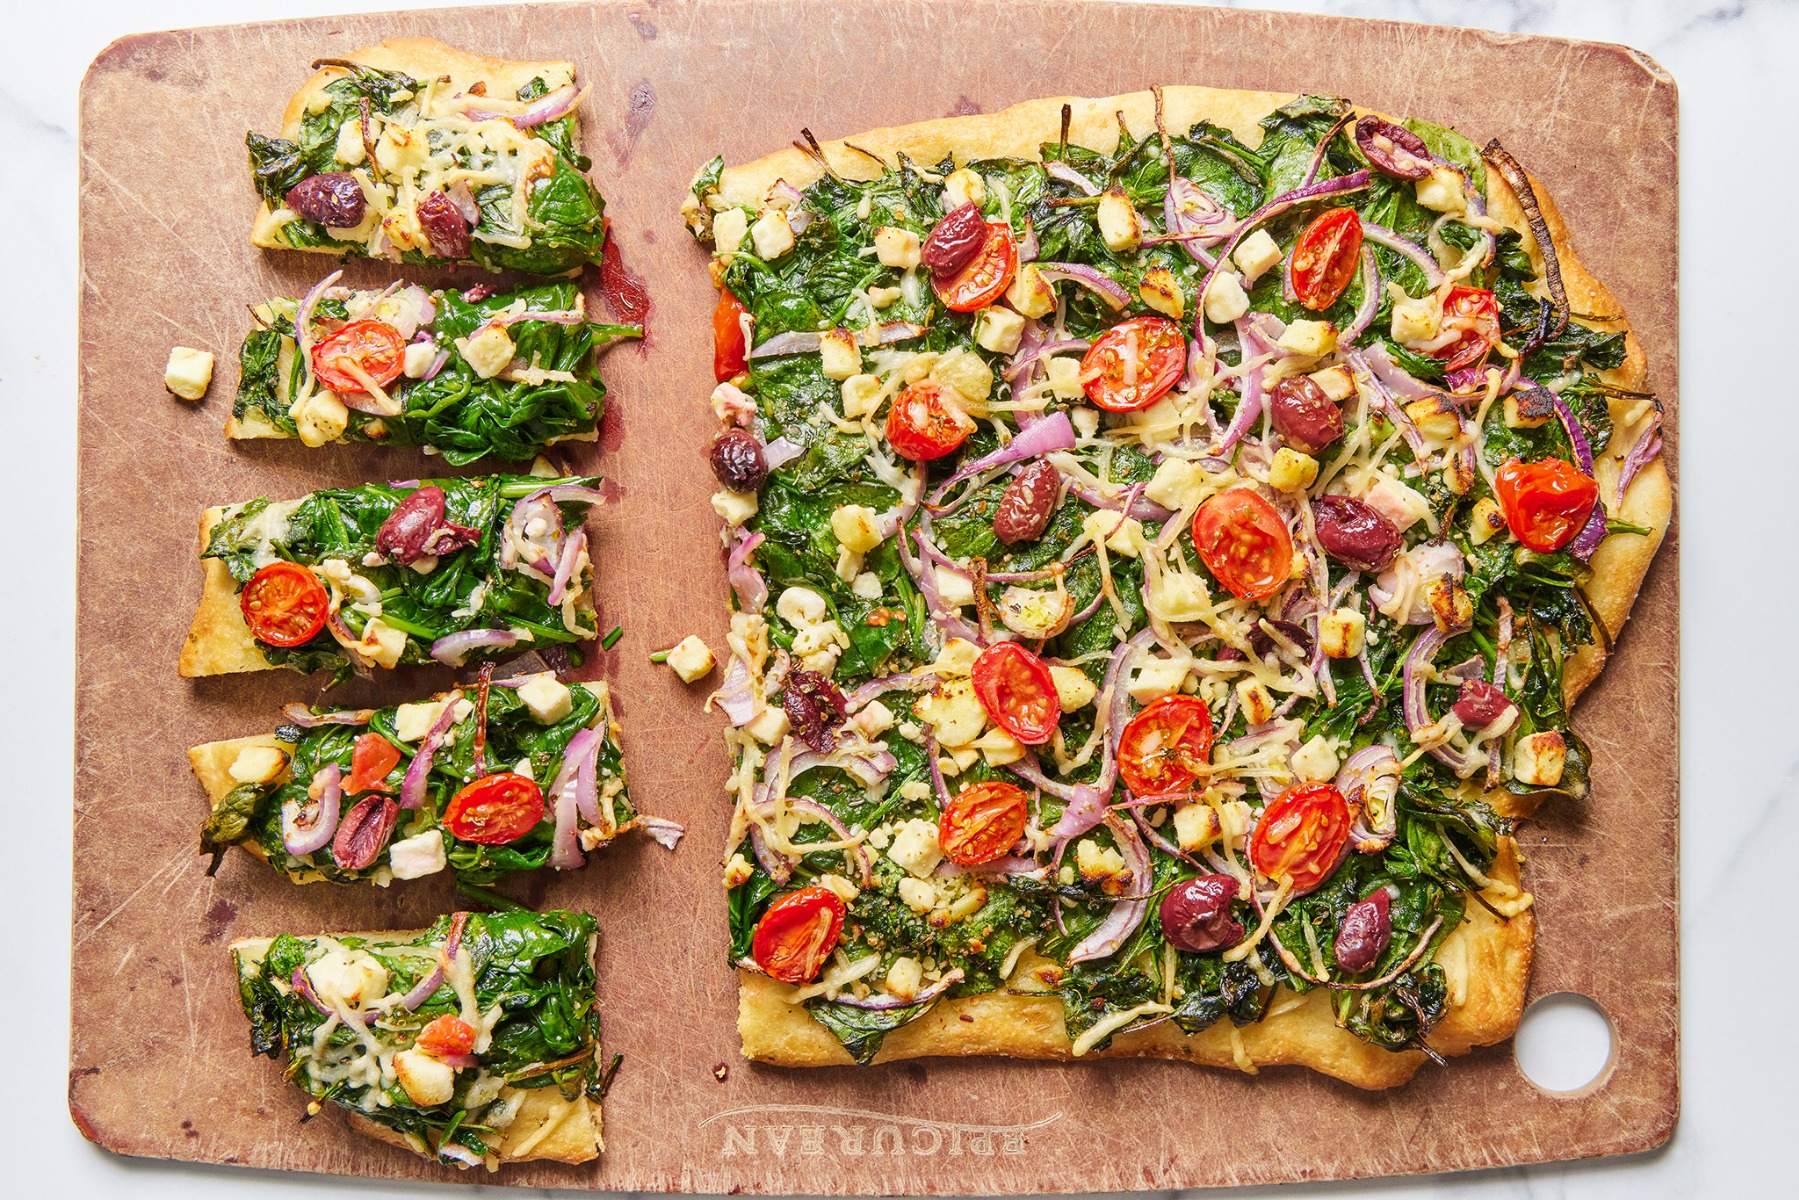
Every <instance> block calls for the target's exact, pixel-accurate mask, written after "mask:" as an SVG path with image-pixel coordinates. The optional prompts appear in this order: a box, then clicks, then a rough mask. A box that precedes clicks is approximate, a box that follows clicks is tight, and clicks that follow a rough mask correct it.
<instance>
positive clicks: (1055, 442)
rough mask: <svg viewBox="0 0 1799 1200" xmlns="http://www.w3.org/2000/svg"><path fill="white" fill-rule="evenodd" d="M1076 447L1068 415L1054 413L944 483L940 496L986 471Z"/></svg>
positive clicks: (976, 460)
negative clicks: (965, 480)
mask: <svg viewBox="0 0 1799 1200" xmlns="http://www.w3.org/2000/svg"><path fill="white" fill-rule="evenodd" d="M1074 445H1075V436H1074V425H1073V424H1072V423H1071V422H1070V421H1069V419H1068V414H1067V413H1065V412H1058V413H1052V414H1051V415H1049V416H1047V417H1045V418H1043V419H1042V420H1041V421H1038V422H1036V423H1035V424H1033V425H1031V426H1030V427H1028V428H1026V429H1021V430H1019V432H1018V434H1017V436H1016V437H1014V438H1013V439H1012V440H1011V441H1009V442H1007V443H1006V444H1005V445H1004V446H1001V447H1000V448H999V449H997V450H991V451H989V452H987V453H986V454H983V455H981V456H980V457H979V458H977V459H975V460H974V461H973V462H971V463H968V464H967V465H966V466H964V467H962V468H961V469H960V470H958V471H957V472H956V473H955V474H954V475H951V476H950V477H949V478H948V479H947V480H945V481H944V483H943V486H942V487H941V488H939V489H938V494H939V495H941V494H942V493H943V492H944V491H945V490H946V489H948V488H951V487H954V486H955V485H956V484H958V483H961V482H962V481H963V480H964V479H967V478H969V477H970V476H974V475H979V474H980V473H981V472H983V471H991V470H992V469H993V468H995V467H1003V466H1006V465H1008V464H1010V463H1015V462H1023V461H1024V460H1025V459H1027V458H1041V457H1042V456H1043V455H1045V454H1048V453H1050V452H1051V451H1053V450H1072V449H1074Z"/></svg>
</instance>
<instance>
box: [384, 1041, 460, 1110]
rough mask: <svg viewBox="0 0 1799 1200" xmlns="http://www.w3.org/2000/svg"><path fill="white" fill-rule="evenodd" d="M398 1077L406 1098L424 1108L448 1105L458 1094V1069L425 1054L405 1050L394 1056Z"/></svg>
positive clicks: (418, 1051) (415, 1050)
mask: <svg viewBox="0 0 1799 1200" xmlns="http://www.w3.org/2000/svg"><path fill="white" fill-rule="evenodd" d="M394 1075H395V1076H397V1077H398V1078H399V1081H400V1086H401V1087H402V1088H404V1089H405V1090H406V1095H407V1096H409V1097H410V1098H411V1100H412V1102H413V1103H414V1104H417V1105H419V1106H421V1107H429V1106H430V1105H433V1104H447V1103H448V1102H449V1100H450V1098H451V1097H452V1096H454V1095H455V1094H456V1068H454V1067H452V1066H451V1065H450V1064H449V1063H447V1062H444V1061H443V1060H442V1059H438V1058H433V1057H432V1056H431V1055H429V1054H426V1053H425V1052H424V1051H423V1050H417V1049H413V1050H402V1051H400V1052H399V1053H398V1054H396V1055H394Z"/></svg>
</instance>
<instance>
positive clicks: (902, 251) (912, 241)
mask: <svg viewBox="0 0 1799 1200" xmlns="http://www.w3.org/2000/svg"><path fill="white" fill-rule="evenodd" d="M921 245H922V243H920V242H919V240H918V235H917V234H916V233H913V232H912V231H911V230H910V229H901V228H899V227H898V226H897V225H883V226H881V228H879V229H877V230H875V258H876V259H877V260H878V261H879V262H880V264H881V265H882V266H883V267H897V268H898V269H900V270H902V271H910V270H911V269H912V268H913V267H916V266H917V265H918V264H919V262H920V257H919V250H920V248H921Z"/></svg>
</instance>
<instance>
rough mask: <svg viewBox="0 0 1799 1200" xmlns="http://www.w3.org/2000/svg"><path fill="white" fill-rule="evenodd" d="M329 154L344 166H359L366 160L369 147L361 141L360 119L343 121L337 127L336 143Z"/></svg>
mask: <svg viewBox="0 0 1799 1200" xmlns="http://www.w3.org/2000/svg"><path fill="white" fill-rule="evenodd" d="M331 154H332V157H334V158H336V159H337V161H338V162H340V163H342V164H344V166H346V167H359V166H361V165H362V164H363V163H364V162H366V161H368V157H369V148H368V147H367V146H365V145H364V144H363V142H362V122H361V121H359V120H357V121H345V122H344V123H343V124H342V125H339V126H338V127H337V145H336V147H335V148H334V149H333V150H332V151H331Z"/></svg>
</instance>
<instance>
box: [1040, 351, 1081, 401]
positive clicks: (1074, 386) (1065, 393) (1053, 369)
mask: <svg viewBox="0 0 1799 1200" xmlns="http://www.w3.org/2000/svg"><path fill="white" fill-rule="evenodd" d="M1043 366H1044V371H1045V376H1046V378H1047V380H1048V382H1049V390H1050V392H1051V393H1052V394H1053V395H1054V396H1055V397H1056V398H1057V399H1058V400H1076V399H1079V398H1080V397H1082V396H1084V395H1086V394H1087V385H1086V384H1085V383H1083V382H1082V381H1081V360H1080V359H1078V358H1064V357H1062V356H1061V355H1056V356H1054V357H1052V358H1046V359H1044V360H1043ZM1083 411H1085V410H1083ZM1077 415H1078V414H1077Z"/></svg>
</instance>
